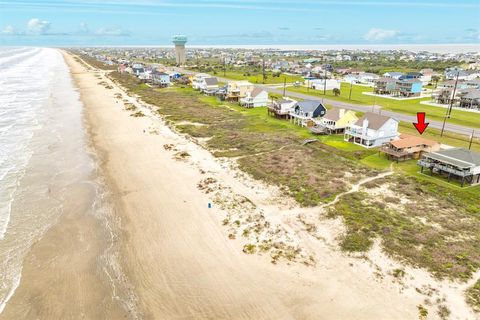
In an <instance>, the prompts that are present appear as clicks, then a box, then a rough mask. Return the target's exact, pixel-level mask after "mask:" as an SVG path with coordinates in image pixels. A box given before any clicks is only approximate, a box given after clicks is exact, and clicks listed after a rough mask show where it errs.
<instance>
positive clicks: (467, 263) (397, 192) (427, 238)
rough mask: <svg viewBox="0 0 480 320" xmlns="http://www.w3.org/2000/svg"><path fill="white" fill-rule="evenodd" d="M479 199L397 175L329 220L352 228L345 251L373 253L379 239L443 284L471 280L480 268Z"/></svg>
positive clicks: (338, 208) (356, 196) (349, 199)
mask: <svg viewBox="0 0 480 320" xmlns="http://www.w3.org/2000/svg"><path fill="white" fill-rule="evenodd" d="M385 186H388V187H389V188H390V190H393V191H394V192H393V193H389V192H386V191H385V190H384V189H382V188H385ZM375 190H377V192H375ZM479 193H480V188H472V189H461V188H458V189H455V188H445V187H443V186H441V185H439V184H436V183H432V182H430V181H426V180H418V179H416V178H415V177H408V176H404V175H399V174H394V175H392V176H389V177H386V178H383V179H382V180H376V181H374V182H372V183H370V184H367V185H366V186H365V188H364V190H361V191H360V192H356V193H352V194H348V195H346V196H344V197H342V198H341V200H340V201H339V202H338V203H336V204H335V205H334V207H332V208H331V209H330V211H329V214H330V215H331V216H341V217H342V218H343V220H344V222H345V224H346V227H347V232H346V234H345V235H344V236H343V237H342V239H341V243H340V244H341V247H342V249H343V250H345V251H350V252H358V251H367V250H368V249H369V248H370V247H371V245H372V244H373V241H374V239H376V238H379V239H381V243H382V248H383V250H384V251H385V252H386V253H387V254H389V255H391V256H393V257H395V258H399V259H401V260H404V261H406V262H408V263H410V264H412V265H415V266H418V267H421V268H426V269H428V270H429V271H430V272H432V274H434V275H435V276H437V277H439V278H445V277H447V278H457V279H465V280H466V279H468V278H469V277H471V275H472V273H473V272H475V271H476V270H477V269H478V268H480V232H479V231H480V203H479V202H478V195H479Z"/></svg>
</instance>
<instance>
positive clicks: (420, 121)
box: [413, 112, 429, 134]
mask: <svg viewBox="0 0 480 320" xmlns="http://www.w3.org/2000/svg"><path fill="white" fill-rule="evenodd" d="M428 124H429V123H428V122H427V123H425V112H417V123H415V122H414V123H413V125H414V126H415V128H417V131H418V133H420V134H423V132H424V131H425V129H427V127H428Z"/></svg>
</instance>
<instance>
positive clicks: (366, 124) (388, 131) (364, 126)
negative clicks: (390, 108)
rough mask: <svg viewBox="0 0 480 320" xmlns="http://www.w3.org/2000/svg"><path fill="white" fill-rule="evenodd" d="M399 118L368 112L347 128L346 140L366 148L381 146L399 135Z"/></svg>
mask: <svg viewBox="0 0 480 320" xmlns="http://www.w3.org/2000/svg"><path fill="white" fill-rule="evenodd" d="M398 122H399V121H398V120H396V119H393V118H390V117H387V116H382V115H379V114H376V113H371V112H367V113H365V114H364V115H363V117H361V118H360V119H358V121H357V122H355V123H354V124H351V125H350V126H348V127H347V128H346V129H345V134H344V140H345V141H350V142H353V143H355V144H358V145H361V146H363V147H366V148H374V147H380V146H381V145H383V144H385V143H387V142H390V141H391V140H393V139H396V138H397V137H398V135H399V134H398Z"/></svg>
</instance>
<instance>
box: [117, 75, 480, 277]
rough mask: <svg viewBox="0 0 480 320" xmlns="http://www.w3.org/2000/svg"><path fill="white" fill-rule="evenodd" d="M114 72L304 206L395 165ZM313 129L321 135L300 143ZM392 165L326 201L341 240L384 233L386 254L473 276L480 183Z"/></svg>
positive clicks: (358, 243)
mask: <svg viewBox="0 0 480 320" xmlns="http://www.w3.org/2000/svg"><path fill="white" fill-rule="evenodd" d="M111 77H112V78H113V79H115V81H117V82H120V83H121V84H122V85H123V86H124V87H126V88H127V89H128V90H129V91H130V92H131V93H135V94H138V95H140V96H141V97H142V99H143V100H145V101H146V102H147V103H151V104H153V105H156V106H157V107H158V112H159V113H160V114H161V115H162V116H164V117H165V118H166V119H167V121H169V122H170V123H171V124H172V125H175V126H176V128H177V130H180V131H181V132H183V133H187V134H190V135H192V136H194V137H197V138H208V139H205V140H202V139H200V140H199V141H204V142H203V143H204V144H205V146H206V147H207V148H208V149H210V150H211V151H212V152H213V154H214V155H216V156H218V157H230V158H237V161H238V164H239V166H240V168H241V169H242V170H243V171H245V172H248V173H249V174H251V175H252V176H253V177H255V178H257V179H261V180H264V181H266V182H268V183H271V184H275V185H278V186H280V187H281V188H282V190H284V191H285V193H286V194H288V195H290V196H292V197H294V198H295V199H296V200H297V201H298V203H299V204H301V205H303V206H315V205H318V204H321V203H325V202H328V201H330V200H332V199H333V198H334V197H335V196H336V195H338V194H339V193H341V192H344V191H346V190H348V188H349V185H350V184H351V183H355V182H357V181H359V180H360V179H361V178H364V177H372V176H374V175H376V174H378V173H379V171H383V170H386V169H387V168H388V167H390V164H391V162H390V161H387V160H386V158H385V157H384V156H383V155H379V154H378V151H377V150H366V149H364V148H361V147H359V146H355V145H352V144H348V143H345V142H344V141H343V140H342V136H313V135H312V134H311V133H310V132H309V131H308V130H307V129H306V128H301V127H298V126H295V125H293V124H291V123H290V122H288V121H285V120H279V119H275V118H272V117H268V116H267V113H266V110H265V108H254V109H245V108H241V107H239V106H237V105H233V104H228V103H224V102H220V101H217V100H216V98H214V97H207V96H202V95H200V94H199V93H198V92H196V91H193V90H192V89H189V88H179V87H173V88H167V89H152V88H149V87H143V86H141V85H140V84H139V82H138V81H137V80H136V78H134V77H132V76H129V75H121V74H119V73H116V72H113V73H111ZM432 134H434V132H433V133H432ZM312 137H316V138H317V139H318V142H315V143H311V144H307V145H303V144H302V142H303V140H304V139H307V138H312ZM451 139H454V138H451ZM393 168H394V170H395V174H393V175H391V176H388V177H385V178H381V179H376V180H373V181H372V182H369V183H367V184H365V185H364V186H363V187H362V189H361V190H360V191H359V192H354V193H350V194H346V195H344V196H343V197H342V198H340V200H339V201H338V202H337V203H336V204H335V205H333V206H332V207H330V210H329V215H330V216H332V217H337V216H340V217H342V218H343V220H344V221H345V224H346V227H347V233H346V234H345V236H344V238H343V239H342V240H341V247H342V248H343V249H344V250H346V251H355V252H358V251H365V250H368V248H370V246H371V244H372V243H373V241H374V239H376V238H379V239H381V241H382V244H383V248H384V249H385V252H387V253H388V254H390V255H392V256H394V257H397V258H400V259H402V260H404V261H407V262H408V263H410V264H413V265H416V266H419V267H423V268H426V269H428V270H430V271H431V272H432V273H433V274H435V275H436V276H438V277H451V278H460V279H466V278H468V277H469V276H471V274H472V272H474V271H475V270H477V269H478V268H480V232H479V231H480V202H479V201H478V197H479V195H480V186H477V187H469V188H459V187H457V186H456V185H454V184H451V183H447V182H445V181H443V180H441V179H437V178H432V177H429V176H426V175H422V174H419V173H418V166H416V161H415V160H412V161H407V162H403V163H398V164H397V163H394V164H393ZM251 250H253V248H247V251H249V252H250V251H251Z"/></svg>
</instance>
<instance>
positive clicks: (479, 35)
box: [464, 28, 480, 40]
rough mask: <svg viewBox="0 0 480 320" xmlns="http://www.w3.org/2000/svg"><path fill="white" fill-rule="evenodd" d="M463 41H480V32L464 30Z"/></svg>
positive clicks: (472, 29) (471, 29)
mask: <svg viewBox="0 0 480 320" xmlns="http://www.w3.org/2000/svg"><path fill="white" fill-rule="evenodd" d="M464 39H465V40H480V31H479V30H478V29H474V28H470V29H466V30H465V36H464Z"/></svg>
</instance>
